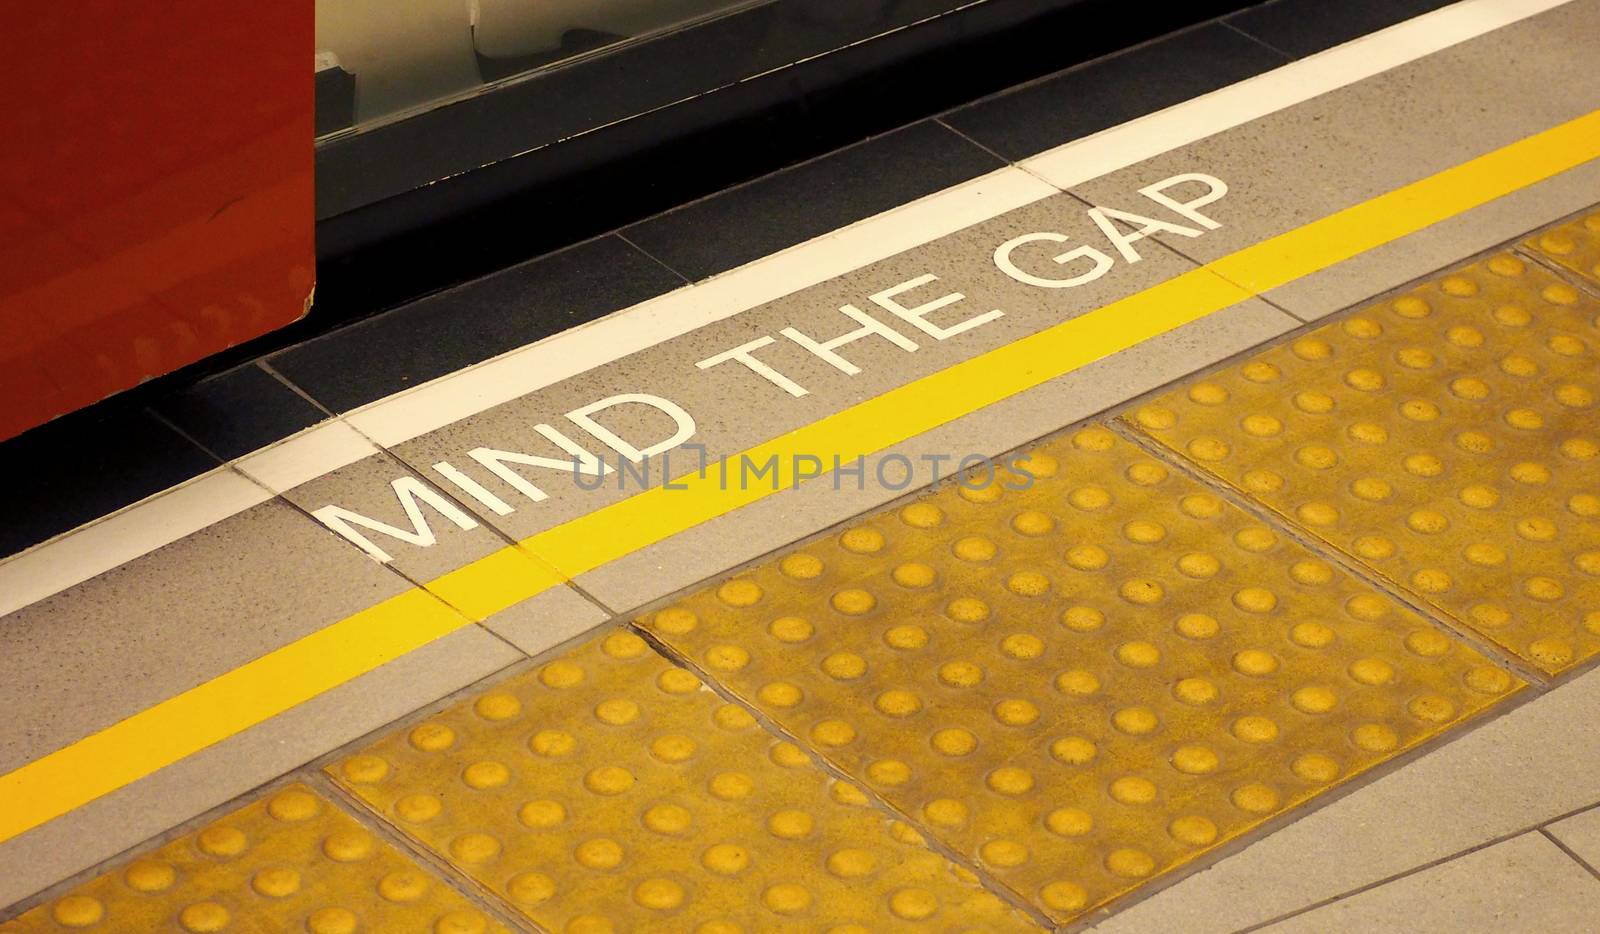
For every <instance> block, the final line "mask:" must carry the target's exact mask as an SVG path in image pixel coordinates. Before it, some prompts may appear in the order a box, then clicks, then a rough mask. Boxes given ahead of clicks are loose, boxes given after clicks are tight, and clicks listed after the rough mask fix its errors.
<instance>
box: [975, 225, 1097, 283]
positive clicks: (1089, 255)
mask: <svg viewBox="0 0 1600 934" xmlns="http://www.w3.org/2000/svg"><path fill="white" fill-rule="evenodd" d="M1041 241H1047V242H1050V243H1066V242H1067V238H1066V236H1065V235H1063V234H1058V233H1050V232H1043V233H1031V234H1023V235H1022V236H1020V237H1013V238H1011V239H1010V240H1007V241H1006V242H1005V243H1002V244H1000V246H999V247H997V248H996V249H995V251H994V264H995V265H996V266H998V267H1000V271H1001V272H1003V273H1005V274H1006V275H1008V276H1010V277H1011V278H1013V279H1015V280H1017V281H1018V282H1023V283H1026V284H1028V285H1036V286H1038V287H1040V288H1042V289H1070V288H1073V287H1075V286H1080V285H1083V284H1085V283H1088V282H1093V281H1094V280H1096V279H1098V278H1100V277H1101V276H1103V275H1105V274H1106V272H1107V271H1108V270H1109V269H1110V268H1111V266H1112V263H1113V262H1114V260H1112V259H1111V257H1109V256H1107V255H1105V254H1104V253H1102V252H1100V251H1099V250H1097V249H1095V248H1094V247H1092V246H1080V247H1078V248H1076V249H1072V250H1068V251H1067V252H1065V253H1061V254H1059V255H1057V256H1054V257H1052V261H1053V262H1055V263H1056V264H1058V265H1061V266H1065V265H1067V264H1068V263H1072V262H1076V261H1078V260H1080V259H1086V260H1088V261H1089V263H1090V268H1089V269H1087V270H1085V271H1084V272H1081V273H1079V274H1078V275H1076V276H1069V277H1067V278H1065V279H1047V278H1045V277H1043V276H1036V275H1033V274H1032V273H1029V272H1024V271H1023V270H1022V269H1020V268H1018V266H1017V264H1016V263H1014V262H1012V259H1011V253H1012V251H1013V250H1015V249H1016V248H1017V247H1020V246H1022V245H1023V244H1025V243H1038V242H1041Z"/></svg>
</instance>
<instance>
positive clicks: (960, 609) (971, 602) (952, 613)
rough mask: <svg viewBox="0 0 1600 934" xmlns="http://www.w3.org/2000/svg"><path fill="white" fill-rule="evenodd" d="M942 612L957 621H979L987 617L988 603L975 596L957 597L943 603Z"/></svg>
mask: <svg viewBox="0 0 1600 934" xmlns="http://www.w3.org/2000/svg"><path fill="white" fill-rule="evenodd" d="M944 612H945V615H946V616H948V617H950V618H951V619H952V620H955V621H956V622H958V623H981V622H983V621H984V620H986V619H988V618H989V605H988V604H987V603H984V602H983V601H982V600H979V599H978V598H976V597H957V598H956V599H954V600H951V601H950V602H949V603H948V604H946V605H945V608H944Z"/></svg>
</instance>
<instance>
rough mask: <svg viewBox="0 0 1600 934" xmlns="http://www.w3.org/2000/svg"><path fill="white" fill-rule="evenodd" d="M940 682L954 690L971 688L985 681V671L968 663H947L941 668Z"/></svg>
mask: <svg viewBox="0 0 1600 934" xmlns="http://www.w3.org/2000/svg"><path fill="white" fill-rule="evenodd" d="M939 680H940V681H941V682H943V683H945V684H947V685H949V686H950V687H953V688H970V687H973V686H975V685H977V684H978V683H979V682H980V681H982V680H983V669H982V668H980V667H979V666H977V665H975V664H973V663H972V662H968V661H954V662H946V663H944V664H943V665H940V666H939ZM914 696H915V695H913V697H914Z"/></svg>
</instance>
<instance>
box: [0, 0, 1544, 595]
mask: <svg viewBox="0 0 1600 934" xmlns="http://www.w3.org/2000/svg"><path fill="white" fill-rule="evenodd" d="M1567 2H1569V0H1463V2H1461V3H1456V4H1453V5H1451V6H1448V7H1444V8H1442V9H1439V10H1435V11H1434V12H1431V13H1427V14H1424V15H1422V16H1419V17H1417V18H1415V19H1411V20H1407V21H1406V22H1403V23H1400V24H1398V25H1395V26H1391V27H1389V28H1387V29H1383V30H1380V31H1378V32H1375V33H1372V34H1370V35H1367V36H1362V37H1360V38H1357V39H1354V40H1352V41H1350V42H1347V43H1345V44H1343V45H1339V46H1335V47H1333V48H1331V49H1328V50H1326V51H1324V52H1320V53H1318V54H1316V55H1313V56H1310V57H1308V58H1304V59H1301V60H1299V61H1296V62H1291V63H1289V64H1287V65H1284V66H1283V67H1281V68H1277V69H1274V70H1273V71H1270V72H1267V73H1265V74H1262V75H1258V76H1256V77H1254V78H1250V79H1247V80H1245V81H1241V82H1239V83H1238V84H1234V85H1230V86H1229V87H1226V88H1222V89H1220V90H1217V91H1213V92H1211V93H1209V94H1204V95H1202V96H1200V97H1197V98H1194V99H1193V100H1189V101H1185V102H1183V103H1180V104H1176V105H1173V106H1172V107H1168V108H1167V109H1165V110H1162V111H1158V112H1156V113H1153V114H1150V115H1148V116H1145V117H1140V118H1139V119H1137V120H1132V121H1129V122H1128V123H1125V124H1122V125H1120V126H1117V127H1113V128H1111V129H1108V130H1104V131H1102V132H1100V133H1096V134H1094V135H1092V136H1088V137H1085V138H1083V139H1081V140H1076V141H1074V142H1070V143H1067V144H1065V145H1062V146H1058V147H1057V148H1055V149H1052V150H1050V151H1049V152H1046V153H1042V154H1040V155H1038V156H1035V157H1033V158H1031V159H1028V160H1025V161H1024V162H1021V163H1019V164H1018V165H1019V166H1020V168H1017V167H1010V168H1005V169H1000V170H998V171H996V172H992V173H990V174H988V175H985V176H983V177H981V178H978V179H974V180H973V181H970V182H966V183H964V184H961V185H956V186H954V187H952V188H948V189H945V190H944V191H940V192H936V193H935V194H932V195H928V196H927V197H924V198H920V199H918V200H916V201H913V202H910V203H909V204H905V205H902V206H900V207H897V208H894V209H891V210H889V211H885V212H883V213H881V214H878V215H875V216H873V217H870V218H867V219H866V220H863V221H859V222H857V223H855V224H852V225H850V226H848V227H844V228H841V229H840V230H837V231H834V232H832V233H829V234H824V235H823V236H820V237H817V238H815V239H812V240H808V241H806V242H805V243H802V244H799V245H797V246H794V247H790V248H789V249H787V250H784V251H781V252H779V253H775V254H773V255H771V256H767V257H764V258H762V259H759V260H756V261H754V262H751V263H748V264H746V265H744V266H741V267H739V268H737V269H734V270H731V271H729V272H726V273H723V274H721V275H719V276H716V277H713V278H711V279H707V280H705V281H704V282H699V283H696V284H694V285H692V286H685V287H684V288H681V289H678V290H676V291H674V292H669V293H667V294H666V295H662V296H658V297H656V298H653V299H651V300H649V301H646V302H641V303H640V304H638V305H634V306H632V307H630V308H625V309H622V310H620V311H617V312H615V313H613V314H611V315H608V316H606V317H604V318H599V319H596V320H595V321H591V322H589V323H587V324H584V325H581V326H579V327H577V328H574V329H572V330H570V331H564V332H562V333H560V334H556V335H553V336H551V337H549V338H546V339H545V340H543V341H540V342H538V343H534V344H530V345H528V346H526V347H522V348H519V349H517V350H513V351H510V352H508V353H505V354H502V355H500V356H498V357H495V358H493V359H490V360H486V361H484V362H482V363H479V364H475V365H473V366H470V367H467V368H465V369H463V370H458V371H456V372H454V373H450V374H448V375H445V376H442V377H439V378H438V379H436V380H433V381H431V382H428V383H424V384H422V385H420V386H416V387H413V388H411V389H408V390H405V391H403V392H399V393H396V394H394V395H392V396H388V397H386V398H383V399H380V400H378V401H376V402H372V403H369V404H367V405H365V406H362V407H360V408H358V409H355V410H354V411H352V412H350V413H348V414H347V415H345V416H344V419H345V422H347V423H348V424H345V423H342V422H324V423H323V424H321V425H318V426H315V427H313V428H310V429H307V430H306V431H303V432H301V433H299V434H298V435H295V436H293V437H291V438H288V439H285V440H284V441H281V442H279V443H277V444H275V445H272V446H271V447H268V448H266V449H264V450H262V451H257V452H255V453H253V454H250V455H247V456H245V457H244V458H241V459H240V460H239V461H236V462H235V466H237V467H238V468H239V469H240V470H242V471H244V472H245V473H247V474H248V475H249V476H251V477H254V478H256V479H257V480H258V481H259V482H260V483H262V484H264V485H265V486H267V487H270V488H271V489H272V490H274V491H283V490H287V489H292V488H293V487H295V486H298V485H299V484H301V483H304V482H306V481H308V480H312V479H315V478H316V477H319V476H322V475H323V474H326V473H328V472H330V471H334V470H338V469H339V468H341V467H344V466H347V465H349V464H351V463H354V462H355V461H357V460H360V459H361V458H363V457H366V456H368V455H369V454H372V453H376V448H375V447H374V446H373V445H372V444H371V443H369V442H368V441H367V439H371V440H372V441H375V442H377V443H378V444H382V445H384V446H392V445H396V444H400V443H402V442H404V441H409V440H411V439H412V438H415V437H417V436H418V435H421V434H425V433H427V432H429V431H433V430H436V429H438V428H441V427H443V426H445V425H448V424H452V423H454V422H457V421H460V420H461V419H463V418H467V417H469V416H471V415H475V414H477V413H478V412H482V411H484V410H485V409H488V408H491V407H493V406H496V405H499V404H501V403H503V402H508V401H510V400H512V399H515V398H518V397H519V396H523V395H526V394H528V393H530V392H534V391H536V390H538V389H540V388H542V387H544V386H548V385H550V384H552V383H554V382H557V381H559V380H562V379H568V378H571V377H573V376H576V375H578V374H580V373H583V372H585V371H587V370H590V369H593V368H594V367H597V366H601V365H603V364H606V363H609V362H611V361H613V360H616V359H619V358H621V357H623V356H626V355H628V354H632V353H636V352H638V351H641V350H644V349H647V348H649V347H651V346H654V345H655V344H658V343H661V342H662V341H666V340H669V339H671V338H674V337H677V336H679V335H682V334H685V333H688V332H689V331H692V330H694V329H695V328H699V327H702V326H704V325H706V324H710V323H712V322H714V321H720V320H722V319H724V318H728V317H731V316H733V315H736V314H739V313H740V312H743V311H747V310H749V309H750V308H753V307H756V306H757V305H760V304H763V303H765V302H769V301H772V300H774V299H777V298H781V297H782V296H784V295H789V294H792V293H794V292H796V291H799V290H800V289H803V288H806V287H808V286H811V285H815V284H817V283H819V282H824V281H826V280H828V279H831V278H834V277H836V276H839V275H843V274H845V273H847V272H850V271H852V270H855V269H859V268H860V267H862V266H865V265H867V264H869V263H873V262H877V261H878V260H881V259H886V258H888V257H890V256H893V255H895V254H896V253H901V252H904V251H906V250H909V249H912V248H914V247H917V246H920V245H922V244H924V243H928V242H930V241H932V240H936V239H938V238H939V237H943V236H945V235H947V234H950V233H954V232H955V231H957V230H961V229H962V228H964V227H969V226H971V225H973V224H977V223H981V222H982V221H985V220H988V219H990V218H992V217H996V216H998V215H1000V214H1003V213H1005V212H1007V211H1010V210H1013V209H1015V208H1018V207H1021V206H1023V205H1026V204H1030V203H1032V202H1034V201H1037V200H1039V199H1040V198H1044V197H1047V196H1048V195H1051V194H1054V193H1055V189H1054V188H1052V187H1050V186H1049V185H1046V184H1045V183H1044V182H1041V181H1040V180H1039V179H1040V178H1043V179H1047V180H1048V181H1049V182H1050V183H1052V184H1054V185H1056V186H1058V187H1061V188H1067V187H1071V186H1073V185H1077V184H1080V183H1082V182H1085V181H1088V180H1089V179H1092V178H1097V177H1099V176H1101V175H1105V174H1108V173H1110V172H1114V171H1117V170H1119V169H1123V168H1126V167H1127V166H1129V165H1133V164H1134V163H1136V162H1141V161H1143V160H1145V159H1147V158H1150V157H1151V156H1155V155H1159V154H1160V153H1163V152H1167V151H1169V150H1172V149H1176V148H1180V147H1182V146H1186V145H1188V144H1190V143H1193V142H1195V141H1196V140H1199V139H1203V138H1205V137H1207V136H1211V135H1213V134H1216V133H1220V132H1222V131H1224V130H1227V129H1230V128H1232V127H1236V126H1239V125H1240V124H1243V123H1247V122H1249V121H1250V120H1254V119H1257V118H1259V117H1262V116H1265V115H1266V114H1269V113H1272V112H1274V111H1277V110H1281V109H1283V108H1286V107H1290V106H1293V105H1294V104H1298V103H1301V102H1303V101H1305V100H1309V99H1310V98H1312V97H1315V96H1317V95H1319V94H1324V93H1327V92H1329V91H1333V90H1336V89H1338V88H1340V87H1344V86H1346V85H1349V84H1353V83H1355V82H1357V81H1360V80H1362V79H1364V78H1367V77H1370V76H1372V75H1374V74H1377V73H1379V72H1381V71H1386V70H1388V69H1391V68H1395V67H1398V66H1400V65H1403V64H1406V63H1407V62H1410V61H1414V60H1416V59H1418V58H1421V57H1423V56H1425V55H1428V54H1431V53H1433V52H1437V51H1439V50H1441V49H1444V48H1448V47H1449V46H1452V45H1456V44H1458V43H1461V42H1464V41H1466V40H1468V39H1472V38H1474V37H1476V36H1479V35H1482V34H1484V33H1487V32H1491V31H1493V30H1495V29H1499V28H1500V27H1502V26H1507V25H1510V24H1511V23H1515V22H1517V21H1518V20H1522V19H1526V18H1527V17H1530V16H1533V15H1536V14H1538V13H1542V12H1544V11H1546V10H1549V9H1553V8H1555V7H1558V6H1561V5H1563V4H1564V3H1567ZM1024 170H1026V171H1024ZM1029 173H1033V174H1029ZM1035 175H1036V176H1038V177H1037V178H1036V177H1034V176H1035ZM350 426H354V428H355V429H357V431H359V432H360V434H364V435H365V436H366V438H362V437H360V434H357V431H351V430H350ZM240 484H242V486H241V485H240ZM266 498H267V493H266V491H265V490H264V489H262V487H260V486H257V485H256V484H253V483H250V482H249V481H248V480H245V479H244V478H243V477H240V476H239V475H238V474H236V473H233V472H232V471H231V470H229V469H227V468H222V469H219V470H216V471H212V472H211V473H208V474H204V475H202V476H200V477H197V478H195V479H194V480H191V481H189V482H188V483H186V484H183V485H181V486H178V487H175V488H173V489H171V490H168V491H165V492H163V493H158V494H156V495H155V496H152V497H149V498H147V499H145V500H142V501H140V502H138V503H135V504H134V505H132V506H129V507H127V508H125V509H123V510H121V511H119V512H117V513H114V514H112V515H111V516H107V517H105V518H103V519H100V520H97V521H95V522H93V523H90V524H88V525H85V526H83V527H81V528H79V529H76V530H74V531H72V532H67V533H64V534H63V535H61V536H58V537H57V538H55V539H52V540H51V541H49V542H45V543H43V544H40V545H36V546H34V547H33V548H31V549H29V550H27V551H24V552H22V553H20V554H17V555H13V556H11V557H10V558H7V559H5V560H4V561H0V615H3V614H5V613H9V612H11V611H13V610H15V609H18V608H20V607H22V606H26V605H28V604H30V603H33V602H35V601H37V600H41V599H43V598H45V597H47V596H50V595H51V594H54V593H57V592H59V591H61V590H65V589H66V588H68V587H71V586H73V585H74V584H77V583H80V582H82V581H84V580H87V579H89V578H90V577H93V576H95V575H96V574H100V573H103V572H104V571H107V570H109V569H111V568H114V567H116V566H118V565H120V564H124V563H126V562H128V561H131V560H133V559H135V558H137V557H139V556H140V555H144V554H147V553H149V552H151V551H154V550H155V549H157V548H160V547H162V546H164V545H167V544H170V543H171V542H174V541H177V540H178V539H180V538H183V537H184V536H186V535H190V534H192V533H194V532H196V531H198V530H200V529H202V528H205V527H206V526H208V525H211V524H213V523H216V522H220V521H222V520H223V519H226V518H228V517H229V516H231V515H234V514H236V513H239V512H242V511H244V510H245V509H248V508H250V507H251V506H253V505H256V504H257V503H260V502H263V501H265V499H266Z"/></svg>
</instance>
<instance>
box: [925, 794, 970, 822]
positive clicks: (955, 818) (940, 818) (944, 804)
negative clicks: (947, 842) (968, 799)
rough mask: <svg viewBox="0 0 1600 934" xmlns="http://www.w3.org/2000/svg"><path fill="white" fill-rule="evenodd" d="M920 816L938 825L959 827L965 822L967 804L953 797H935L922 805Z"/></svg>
mask: <svg viewBox="0 0 1600 934" xmlns="http://www.w3.org/2000/svg"><path fill="white" fill-rule="evenodd" d="M922 816H923V817H926V818H927V819H928V822H929V823H931V824H935V825H937V826H940V827H960V826H962V825H964V824H965V823H966V822H967V816H968V811H967V806H966V805H965V804H962V803H961V802H960V801H957V800H955V799H954V798H935V799H933V800H932V801H929V802H928V803H927V804H924V805H923V806H922Z"/></svg>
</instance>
